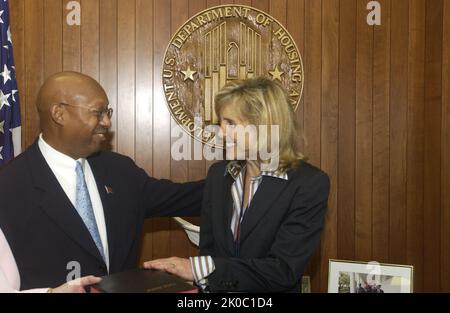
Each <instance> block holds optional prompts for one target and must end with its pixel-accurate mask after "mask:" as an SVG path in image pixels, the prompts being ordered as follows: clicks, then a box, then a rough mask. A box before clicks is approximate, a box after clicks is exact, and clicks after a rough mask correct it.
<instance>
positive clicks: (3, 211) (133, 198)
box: [0, 142, 204, 289]
mask: <svg viewBox="0 0 450 313" xmlns="http://www.w3.org/2000/svg"><path fill="white" fill-rule="evenodd" d="M88 162H89V165H90V166H91V168H92V172H93V174H94V177H95V180H96V183H97V187H98V189H99V193H100V197H101V200H102V204H103V210H104V215H105V222H106V229H107V236H108V247H109V258H110V273H115V272H119V271H123V270H127V269H131V268H135V267H136V266H137V258H138V251H139V246H140V238H141V232H142V225H143V221H144V218H145V217H150V216H178V215H180V216H198V215H199V214H200V208H201V198H202V195H203V194H202V193H203V186H204V183H203V182H197V183H186V184H176V183H172V182H170V181H168V180H157V179H155V178H152V177H149V176H148V175H147V174H146V173H145V171H144V170H142V169H140V168H139V167H137V166H136V165H135V163H134V162H133V161H132V160H131V159H130V158H128V157H125V156H122V155H119V154H116V153H113V152H101V153H98V154H97V155H94V156H92V157H90V158H88ZM105 186H107V187H110V188H111V189H112V193H111V192H109V193H108V192H107V190H106V187H105ZM0 228H1V229H2V230H3V232H4V233H5V236H6V238H7V240H8V242H9V244H10V246H11V250H12V252H13V254H14V257H15V259H16V262H17V265H18V268H19V273H20V276H21V288H22V289H30V288H35V287H45V286H51V287H55V286H59V285H60V284H62V283H64V282H66V276H67V275H68V274H69V272H70V271H71V270H72V269H74V268H73V267H70V266H71V265H72V264H73V263H72V264H70V263H69V262H72V261H76V262H78V264H79V265H80V269H81V275H82V276H84V275H98V276H103V275H106V274H107V271H106V266H105V263H104V261H103V260H102V258H101V256H100V254H99V252H98V250H97V248H96V246H95V243H94V241H93V240H92V238H91V236H90V234H89V231H88V230H87V228H86V227H85V225H84V223H83V220H82V219H81V217H80V216H79V215H78V213H77V211H76V210H75V208H74V207H73V205H72V203H71V202H70V200H69V198H68V197H67V196H66V194H65V193H64V191H63V189H62V187H61V186H60V185H59V183H58V181H57V179H56V177H55V176H54V174H53V172H52V171H51V169H50V167H49V166H48V165H47V162H46V161H45V159H44V157H43V156H42V153H41V152H40V150H39V146H38V144H37V142H35V143H34V144H33V145H32V146H31V147H30V148H29V149H28V150H26V151H25V152H24V153H23V154H21V155H20V156H18V157H17V158H16V159H15V160H13V161H12V162H11V163H9V164H8V165H7V166H5V167H4V168H2V169H1V170H0ZM68 265H69V268H66V267H67V266H68Z"/></svg>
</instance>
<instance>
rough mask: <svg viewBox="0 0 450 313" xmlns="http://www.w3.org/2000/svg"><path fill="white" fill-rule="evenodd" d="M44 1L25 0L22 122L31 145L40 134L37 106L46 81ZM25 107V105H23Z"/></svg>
mask: <svg viewBox="0 0 450 313" xmlns="http://www.w3.org/2000/svg"><path fill="white" fill-rule="evenodd" d="M43 21H44V2H43V1H42V0H26V1H25V51H32V53H25V64H26V65H25V80H26V84H25V86H26V87H25V88H26V90H25V93H26V96H25V98H26V101H27V102H26V105H27V109H26V110H25V113H26V116H25V120H24V121H23V122H22V124H23V126H22V132H23V134H22V136H24V137H25V138H24V139H25V146H29V145H31V144H32V143H33V142H34V140H35V139H36V137H37V135H38V134H39V118H38V115H37V110H36V107H35V103H36V99H37V94H38V92H39V88H40V87H41V85H42V83H43V82H44V22H43ZM22 107H23V105H22Z"/></svg>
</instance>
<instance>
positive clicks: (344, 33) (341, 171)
mask: <svg viewBox="0 0 450 313" xmlns="http://www.w3.org/2000/svg"><path fill="white" fill-rule="evenodd" d="M339 5H340V22H339V29H340V33H339V123H338V124H339V145H338V156H339V157H338V182H337V184H338V191H337V192H338V196H337V199H338V209H337V210H338V212H337V218H338V235H337V240H338V248H337V257H338V258H339V259H344V260H353V259H354V258H355V157H356V156H355V139H356V90H355V87H356V0H350V1H340V3H339Z"/></svg>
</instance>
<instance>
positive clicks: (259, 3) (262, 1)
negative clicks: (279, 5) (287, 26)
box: [252, 0, 269, 13]
mask: <svg viewBox="0 0 450 313" xmlns="http://www.w3.org/2000/svg"><path fill="white" fill-rule="evenodd" d="M252 6H253V7H255V8H257V9H259V10H261V11H264V12H267V13H268V12H269V0H252Z"/></svg>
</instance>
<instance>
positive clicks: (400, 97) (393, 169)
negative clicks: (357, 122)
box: [389, 0, 409, 264]
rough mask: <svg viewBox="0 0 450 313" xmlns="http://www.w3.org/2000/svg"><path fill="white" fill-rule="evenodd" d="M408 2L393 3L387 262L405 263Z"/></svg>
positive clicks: (400, 0)
mask: <svg viewBox="0 0 450 313" xmlns="http://www.w3.org/2000/svg"><path fill="white" fill-rule="evenodd" d="M408 2H409V0H399V1H392V2H391V4H392V27H391V36H392V45H391V47H392V48H391V66H392V73H395V74H392V76H391V96H390V97H391V100H390V101H391V106H390V125H391V131H390V149H391V153H390V191H389V198H390V211H389V213H390V216H389V221H390V225H389V227H390V232H389V234H390V236H389V256H390V261H391V262H394V263H400V264H403V263H405V261H406V223H405V220H406V161H407V158H406V144H405V142H406V140H407V108H408V81H407V80H406V79H399V77H408V58H407V56H408V19H409V7H408V5H409V4H408Z"/></svg>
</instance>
